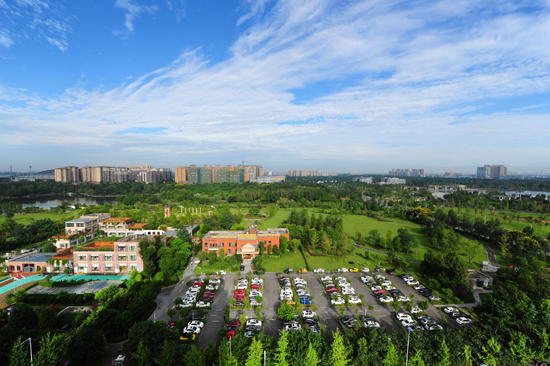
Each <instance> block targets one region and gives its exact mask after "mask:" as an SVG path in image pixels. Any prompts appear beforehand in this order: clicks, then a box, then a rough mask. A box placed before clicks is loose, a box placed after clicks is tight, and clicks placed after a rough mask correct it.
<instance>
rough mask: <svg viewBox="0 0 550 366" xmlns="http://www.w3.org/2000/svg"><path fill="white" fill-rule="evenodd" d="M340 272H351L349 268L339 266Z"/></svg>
mask: <svg viewBox="0 0 550 366" xmlns="http://www.w3.org/2000/svg"><path fill="white" fill-rule="evenodd" d="M338 272H349V270H348V269H347V268H345V267H343V268H338Z"/></svg>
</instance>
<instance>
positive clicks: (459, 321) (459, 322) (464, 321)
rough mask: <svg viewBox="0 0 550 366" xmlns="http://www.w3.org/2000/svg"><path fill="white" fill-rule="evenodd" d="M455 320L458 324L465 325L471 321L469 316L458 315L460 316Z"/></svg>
mask: <svg viewBox="0 0 550 366" xmlns="http://www.w3.org/2000/svg"><path fill="white" fill-rule="evenodd" d="M456 322H457V323H458V324H462V325H467V324H470V323H471V322H472V320H471V319H469V318H465V317H460V318H456Z"/></svg>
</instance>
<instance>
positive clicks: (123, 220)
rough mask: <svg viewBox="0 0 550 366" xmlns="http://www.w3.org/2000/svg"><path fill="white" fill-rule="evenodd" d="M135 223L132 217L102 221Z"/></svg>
mask: <svg viewBox="0 0 550 366" xmlns="http://www.w3.org/2000/svg"><path fill="white" fill-rule="evenodd" d="M132 221H134V219H133V218H131V217H110V218H108V219H106V220H101V222H102V223H110V222H112V223H128V222H132Z"/></svg>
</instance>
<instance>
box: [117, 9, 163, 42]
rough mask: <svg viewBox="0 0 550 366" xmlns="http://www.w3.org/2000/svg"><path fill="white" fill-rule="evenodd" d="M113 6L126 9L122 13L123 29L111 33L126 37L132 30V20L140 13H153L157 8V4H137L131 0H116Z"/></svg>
mask: <svg viewBox="0 0 550 366" xmlns="http://www.w3.org/2000/svg"><path fill="white" fill-rule="evenodd" d="M115 7H117V8H121V9H124V10H126V14H125V15H124V27H125V28H126V29H125V30H123V31H121V30H117V31H114V32H113V33H114V34H115V35H117V36H122V37H128V36H129V35H130V34H131V33H132V32H133V31H134V20H135V18H137V17H138V16H139V15H140V14H141V13H150V14H154V13H155V12H156V11H157V10H158V6H156V5H153V6H145V5H137V4H136V3H134V2H132V1H131V0H116V3H115Z"/></svg>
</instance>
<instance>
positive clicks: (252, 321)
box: [246, 319, 262, 327]
mask: <svg viewBox="0 0 550 366" xmlns="http://www.w3.org/2000/svg"><path fill="white" fill-rule="evenodd" d="M246 325H254V326H260V327H261V326H262V322H261V320H257V319H249V320H247V322H246Z"/></svg>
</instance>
